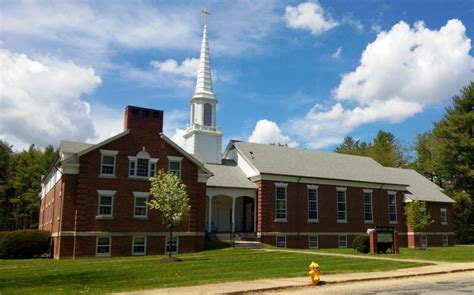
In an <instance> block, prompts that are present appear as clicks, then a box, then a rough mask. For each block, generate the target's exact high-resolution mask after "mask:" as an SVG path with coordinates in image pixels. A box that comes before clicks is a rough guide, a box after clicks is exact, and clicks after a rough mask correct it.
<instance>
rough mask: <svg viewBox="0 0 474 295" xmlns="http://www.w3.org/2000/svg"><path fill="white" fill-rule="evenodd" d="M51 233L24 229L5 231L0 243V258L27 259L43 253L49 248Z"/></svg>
mask: <svg viewBox="0 0 474 295" xmlns="http://www.w3.org/2000/svg"><path fill="white" fill-rule="evenodd" d="M50 236H51V233H50V232H48V231H42V230H34V229H25V230H17V231H12V232H9V233H7V234H6V235H4V236H3V239H2V240H1V243H0V258H3V259H27V258H34V257H38V256H40V255H43V254H45V253H46V252H48V250H49V241H50Z"/></svg>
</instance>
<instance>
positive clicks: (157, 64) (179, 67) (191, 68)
mask: <svg viewBox="0 0 474 295" xmlns="http://www.w3.org/2000/svg"><path fill="white" fill-rule="evenodd" d="M151 65H152V66H153V67H154V68H156V69H158V70H159V71H161V72H164V73H170V74H174V75H179V76H184V77H195V76H196V74H197V69H198V66H199V59H197V58H186V59H185V60H183V61H182V62H181V64H179V63H178V62H177V61H176V60H174V59H167V60H165V61H162V62H161V61H156V60H153V61H151Z"/></svg>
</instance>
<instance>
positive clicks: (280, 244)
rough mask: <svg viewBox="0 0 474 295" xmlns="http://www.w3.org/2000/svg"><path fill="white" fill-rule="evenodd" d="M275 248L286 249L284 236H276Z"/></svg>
mask: <svg viewBox="0 0 474 295" xmlns="http://www.w3.org/2000/svg"><path fill="white" fill-rule="evenodd" d="M275 246H276V247H278V248H286V236H277V237H276V243H275Z"/></svg>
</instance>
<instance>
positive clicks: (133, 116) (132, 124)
mask: <svg viewBox="0 0 474 295" xmlns="http://www.w3.org/2000/svg"><path fill="white" fill-rule="evenodd" d="M124 119H125V122H124V123H125V124H124V128H125V130H127V129H130V130H132V131H133V130H138V131H141V132H157V133H161V132H163V111H160V110H154V109H146V108H140V107H135V106H127V107H126V108H125V118H124Z"/></svg>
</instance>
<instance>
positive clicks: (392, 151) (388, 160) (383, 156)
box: [368, 130, 403, 167]
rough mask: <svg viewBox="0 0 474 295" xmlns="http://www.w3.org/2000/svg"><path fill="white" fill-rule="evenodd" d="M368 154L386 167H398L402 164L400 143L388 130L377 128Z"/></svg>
mask: <svg viewBox="0 0 474 295" xmlns="http://www.w3.org/2000/svg"><path fill="white" fill-rule="evenodd" d="M368 154H369V156H370V157H371V158H372V159H374V160H375V161H377V162H379V163H380V164H381V165H383V166H386V167H400V166H402V165H403V156H402V152H401V148H400V145H399V144H398V141H397V140H396V139H395V136H394V135H393V134H392V133H390V132H385V131H383V130H379V132H378V133H377V136H376V137H375V139H374V143H373V145H372V146H371V147H370V149H369V153H368Z"/></svg>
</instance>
